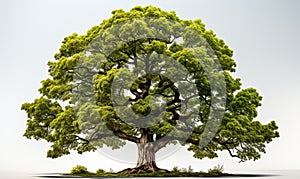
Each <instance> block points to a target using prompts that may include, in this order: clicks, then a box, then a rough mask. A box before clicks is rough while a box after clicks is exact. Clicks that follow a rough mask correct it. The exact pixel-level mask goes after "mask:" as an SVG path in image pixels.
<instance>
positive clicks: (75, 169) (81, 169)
mask: <svg viewBox="0 0 300 179" xmlns="http://www.w3.org/2000/svg"><path fill="white" fill-rule="evenodd" d="M87 173H89V171H88V170H87V168H86V167H85V166H82V165H76V166H75V167H73V168H72V170H71V174H72V175H76V174H87Z"/></svg>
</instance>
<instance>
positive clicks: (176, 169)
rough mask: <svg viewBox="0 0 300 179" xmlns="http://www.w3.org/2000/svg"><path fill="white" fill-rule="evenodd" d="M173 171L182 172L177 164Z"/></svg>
mask: <svg viewBox="0 0 300 179" xmlns="http://www.w3.org/2000/svg"><path fill="white" fill-rule="evenodd" d="M172 172H180V170H179V168H178V167H177V166H175V167H173V169H172Z"/></svg>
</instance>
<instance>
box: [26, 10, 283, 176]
mask: <svg viewBox="0 0 300 179" xmlns="http://www.w3.org/2000/svg"><path fill="white" fill-rule="evenodd" d="M232 56H233V51H232V50H231V49H230V48H229V47H228V46H227V45H226V44H225V42H224V41H223V40H221V39H219V38H217V37H216V35H215V34H214V33H213V31H211V30H206V29H205V25H204V24H203V23H202V21H201V20H199V19H197V20H194V21H192V20H181V19H180V18H178V17H177V16H176V14H175V12H173V11H171V12H166V11H163V10H161V9H159V8H157V7H153V6H146V7H139V6H137V7H134V8H133V9H131V10H130V11H128V12H125V11H123V10H115V11H113V12H112V17H111V18H109V19H107V20H104V21H103V22H102V23H101V24H100V25H97V26H94V27H92V28H91V29H90V30H89V31H88V32H87V33H86V34H84V35H77V34H76V33H74V34H72V35H70V36H68V37H66V38H65V39H64V40H63V42H62V45H61V47H60V49H59V52H58V53H56V54H55V60H54V61H50V62H49V63H48V66H49V74H50V77H49V78H47V79H45V80H43V81H42V87H41V88H40V89H39V92H40V93H41V97H39V98H37V99H35V100H34V101H33V102H31V103H24V104H23V105H22V109H23V110H25V111H26V112H27V114H28V120H27V128H26V131H25V134H24V136H25V137H27V138H29V139H31V138H34V139H36V140H39V139H44V140H46V141H48V142H50V143H52V146H51V149H50V150H49V151H48V153H47V156H48V157H51V158H57V157H60V156H62V155H66V154H69V153H70V151H71V150H76V151H78V153H80V154H81V153H83V152H87V151H94V150H96V148H97V147H103V146H105V145H106V146H108V147H111V148H112V149H118V148H120V147H122V146H124V145H125V144H126V141H127V142H133V143H136V144H137V147H138V161H137V166H136V167H135V168H132V169H125V170H124V171H123V172H124V173H136V172H152V171H155V170H160V169H159V168H158V167H157V165H156V162H155V153H156V152H157V151H159V150H160V149H161V148H163V147H165V146H167V145H169V144H177V145H186V146H188V150H190V151H192V152H193V153H194V157H196V158H199V159H202V158H204V157H208V158H215V157H217V156H218V155H217V154H218V153H217V152H218V151H223V150H225V151H228V153H229V154H230V155H231V156H232V157H237V158H239V159H240V160H241V161H246V160H257V159H259V158H260V156H261V153H265V144H266V143H269V142H271V141H272V139H273V138H276V137H279V133H278V132H277V129H278V127H277V126H276V124H275V122H274V121H272V122H270V123H268V124H265V125H264V124H261V123H260V122H259V121H257V120H255V117H256V116H257V107H259V106H260V105H261V100H262V97H261V96H260V95H259V94H258V92H257V91H256V90H255V89H254V88H247V89H241V82H240V79H238V78H234V77H232V76H231V73H233V72H234V71H235V66H236V64H235V62H234V60H233V58H232Z"/></svg>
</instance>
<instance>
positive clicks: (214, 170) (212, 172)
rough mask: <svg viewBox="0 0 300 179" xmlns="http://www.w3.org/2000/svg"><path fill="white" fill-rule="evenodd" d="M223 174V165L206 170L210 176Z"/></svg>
mask: <svg viewBox="0 0 300 179" xmlns="http://www.w3.org/2000/svg"><path fill="white" fill-rule="evenodd" d="M223 172H224V167H223V165H217V166H215V167H213V168H212V169H209V170H208V174H210V175H212V176H220V175H222V174H223Z"/></svg>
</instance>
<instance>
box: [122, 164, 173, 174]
mask: <svg viewBox="0 0 300 179" xmlns="http://www.w3.org/2000/svg"><path fill="white" fill-rule="evenodd" d="M152 172H169V171H168V170H166V169H161V168H158V167H152V165H148V164H144V165H140V166H136V167H134V168H126V169H124V170H122V171H120V172H118V173H121V174H139V173H152Z"/></svg>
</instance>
